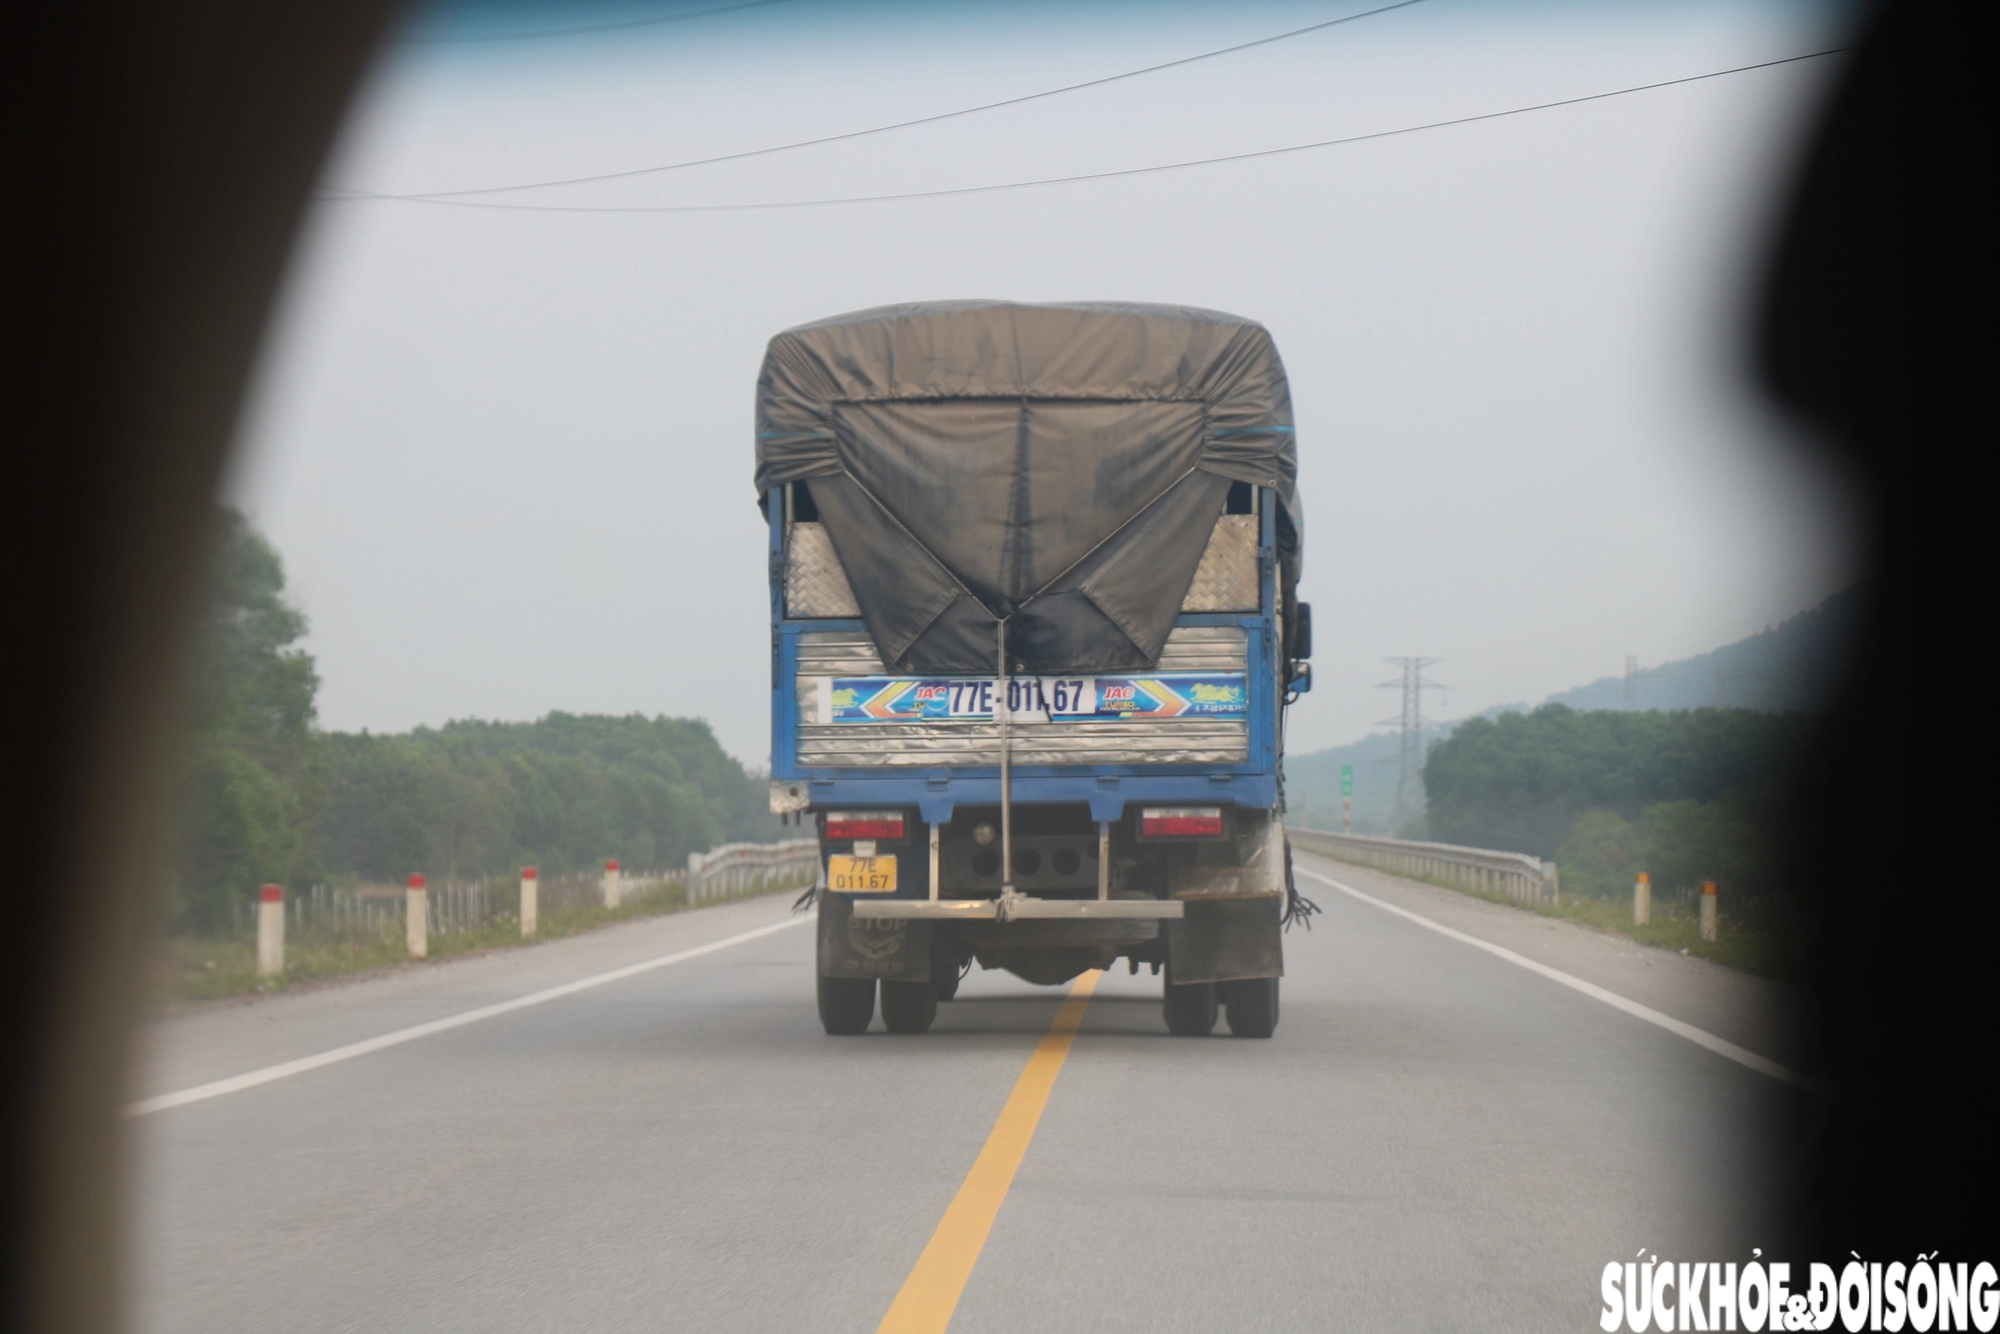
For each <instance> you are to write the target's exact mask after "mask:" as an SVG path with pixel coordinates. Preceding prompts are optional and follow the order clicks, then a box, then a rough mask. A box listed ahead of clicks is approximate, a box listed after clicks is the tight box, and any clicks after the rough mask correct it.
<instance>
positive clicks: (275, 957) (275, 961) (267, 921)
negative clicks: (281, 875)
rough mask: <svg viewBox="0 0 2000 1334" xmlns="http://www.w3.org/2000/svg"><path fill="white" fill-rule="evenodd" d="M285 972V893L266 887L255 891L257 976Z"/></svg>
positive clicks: (280, 887)
mask: <svg viewBox="0 0 2000 1334" xmlns="http://www.w3.org/2000/svg"><path fill="white" fill-rule="evenodd" d="M284 971H285V891H284V889H283V887H282V886H279V885H266V886H264V887H263V888H262V889H260V890H258V891H257V976H259V977H276V976H277V975H278V974H279V973H282V972H284Z"/></svg>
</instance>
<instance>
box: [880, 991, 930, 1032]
mask: <svg viewBox="0 0 2000 1334" xmlns="http://www.w3.org/2000/svg"><path fill="white" fill-rule="evenodd" d="M937 1005H938V1003H937V992H936V990H935V989H933V988H932V986H931V984H930V983H928V982H891V981H890V980H889V979H887V978H884V979H882V1022H883V1024H885V1025H886V1026H887V1027H888V1029H889V1031H890V1032H891V1033H928V1032H930V1029H931V1022H932V1021H933V1020H935V1019H936V1018H937Z"/></svg>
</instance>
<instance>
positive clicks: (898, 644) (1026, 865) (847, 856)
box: [756, 301, 1312, 1038]
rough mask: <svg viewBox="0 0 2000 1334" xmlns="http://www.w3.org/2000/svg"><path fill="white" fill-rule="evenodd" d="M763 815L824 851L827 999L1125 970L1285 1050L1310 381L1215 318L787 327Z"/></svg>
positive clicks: (907, 1009)
mask: <svg viewBox="0 0 2000 1334" xmlns="http://www.w3.org/2000/svg"><path fill="white" fill-rule="evenodd" d="M756 433H757V434H756V486H757V492H758V499H759V504H760V505H761V507H762V509H763V513H764V517H765V520H766V522H767V525H768V531H769V575H770V609H771V809H772V811H773V812H774V813H776V814H778V815H779V816H781V817H782V818H783V819H784V821H785V822H786V823H788V824H795V825H799V826H802V827H803V826H806V825H810V826H811V828H812V829H813V831H814V833H815V835H816V836H817V838H818V840H819V846H820V872H819V880H818V884H817V886H816V891H815V892H814V893H813V896H812V900H811V901H812V902H813V903H815V904H816V907H817V912H818V922H817V926H818V933H817V947H816V956H817V982H816V991H817V1001H818V1008H819V1017H820V1021H821V1024H822V1026H823V1027H824V1029H825V1031H826V1032H827V1033H828V1034H836V1035H837V1034H856V1033H862V1032H865V1031H867V1030H868V1029H869V1027H870V1026H871V1024H872V1022H873V1019H874V1015H875V1007H876V999H877V997H878V995H879V997H880V1002H881V1014H882V1020H883V1024H884V1026H885V1027H886V1028H887V1029H888V1030H889V1031H890V1032H892V1033H918V1032H923V1031H926V1030H927V1029H928V1028H929V1027H930V1026H931V1024H932V1023H933V1021H934V1020H935V1017H936V1015H937V1011H938V1004H939V1002H941V1001H949V1000H950V999H951V998H952V997H953V996H954V994H955V993H956V992H957V990H958V987H959V983H960V981H961V979H962V978H963V977H964V976H965V975H966V973H967V972H968V970H969V969H970V968H971V967H972V965H973V964H975V963H977V964H978V965H979V966H980V967H982V968H1000V969H1006V970H1007V971H1009V972H1011V973H1013V974H1015V975H1016V976H1018V977H1020V978H1022V979H1024V980H1026V981H1028V982H1030V983H1035V984H1039V985H1044V986H1055V985H1060V984H1062V983H1065V982H1068V981H1070V980H1072V979H1074V978H1076V977H1077V976H1079V975H1080V974H1082V973H1084V972H1086V971H1087V970H1091V969H1100V968H1110V967H1112V966H1114V965H1115V964H1116V963H1117V961H1118V960H1120V959H1124V960H1125V961H1126V962H1127V967H1128V968H1129V969H1130V970H1131V971H1132V972H1134V973H1136V972H1137V971H1138V969H1139V968H1140V966H1141V965H1144V966H1146V967H1148V968H1149V969H1150V971H1151V972H1152V973H1153V974H1155V975H1159V976H1161V978H1162V1011H1163V1016H1164V1020H1165V1023H1166V1027H1167V1028H1168V1030H1169V1031H1171V1032H1172V1033H1175V1034H1178V1035H1182V1036H1198V1035H1206V1034H1209V1033H1211V1032H1213V1031H1214V1029H1215V1026H1216V1023H1217V1020H1218V1017H1219V1016H1221V1015H1224V1014H1226V1016H1227V1023H1228V1027H1229V1030H1230V1032H1231V1033H1233V1034H1236V1035H1239V1036H1244V1037H1257V1038H1267V1037H1270V1036H1271V1035H1272V1033H1273V1032H1274V1031H1275V1029H1276V1028H1277V1024H1278V998H1279V979H1280V978H1281V976H1282V975H1283V973H1284V950H1283V932H1284V929H1285V928H1286V927H1287V926H1288V925H1290V924H1291V923H1292V922H1293V921H1295V920H1298V919H1299V918H1301V917H1302V916H1303V915H1304V914H1305V913H1308V912H1310V911H1312V905H1311V904H1310V902H1309V901H1308V900H1305V899H1303V898H1301V897H1300V896H1299V895H1298V893H1297V891H1296V888H1295V886H1294V884H1293V880H1292V871H1291V849H1290V846H1289V844H1288V843H1287V841H1286V838H1285V827H1284V785H1283V760H1284V720H1285V710H1286V707H1287V705H1288V704H1289V703H1291V702H1292V701H1294V700H1295V699H1296V698H1297V697H1298V696H1299V695H1300V694H1302V693H1303V692H1305V691H1307V690H1309V689H1310V688H1311V684H1312V676H1311V664H1310V658H1311V654H1312V609H1311V608H1310V607H1309V606H1307V605H1306V604H1304V603H1301V602H1299V601H1298V599H1297V588H1298V579H1299V567H1300V560H1301V555H1302V548H1303V541H1302V537H1303V520H1302V515H1301V512H1300V508H1299V498H1298V493H1297V471H1298V454H1297V443H1296V439H1295V435H1294V430H1293V424H1292V411H1291V395H1290V390H1289V388H1288V385H1287V383H1286V379H1285V371H1284V366H1283V363H1282V362H1281V361H1280V360H1279V357H1278V352H1277V348H1276V347H1275V345H1274V344H1273V342H1272V339H1271V336H1270V334H1269V333H1268V332H1267V331H1266V330H1265V329H1264V328H1263V326H1261V325H1259V324H1257V323H1256V322H1254V321H1251V320H1247V319H1242V318H1239V317H1237V316H1233V315H1227V314H1223V313H1220V312H1217V311H1212V310H1203V309H1197V308H1192V307H1182V306H1165V305H1141V304H1126V303H1089V304H1022V303H1012V302H1000V301H947V302H924V303H916V304H907V305H897V306H886V307H881V308H877V309H871V310H863V311H858V312H854V313H851V314H845V315H838V316H834V317H832V318H830V319H825V320H820V321H817V322H815V323H811V324H805V325H801V326H799V327H797V328H793V329H788V330H786V331H784V332H783V333H780V334H778V335H777V336H776V337H774V338H773V339H771V341H770V343H769V346H768V348H767V350H766V355H765V358H764V362H763V367H762V370H761V371H760V374H759V377H758V384H757V407H756Z"/></svg>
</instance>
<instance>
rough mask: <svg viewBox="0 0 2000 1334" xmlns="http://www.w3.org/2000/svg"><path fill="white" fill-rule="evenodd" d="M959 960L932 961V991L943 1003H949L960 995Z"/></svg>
mask: <svg viewBox="0 0 2000 1334" xmlns="http://www.w3.org/2000/svg"><path fill="white" fill-rule="evenodd" d="M958 982H959V975H958V960H956V959H935V958H934V959H932V960H931V990H932V991H934V992H936V993H937V998H938V999H939V1000H941V1001H948V1000H950V999H951V998H952V997H953V996H956V995H957V994H958Z"/></svg>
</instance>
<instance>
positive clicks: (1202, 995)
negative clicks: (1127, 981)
mask: <svg viewBox="0 0 2000 1334" xmlns="http://www.w3.org/2000/svg"><path fill="white" fill-rule="evenodd" d="M1160 1013H1161V1014H1162V1015H1164V1016H1165V1017H1166V1021H1167V1031H1168V1032H1169V1033H1172V1034H1173V1035H1174V1036H1175V1037H1177V1038H1205V1037H1207V1036H1208V1035H1209V1034H1210V1033H1212V1032H1214V1031H1215V1017H1216V995H1215V983H1213V982H1195V983H1192V984H1191V985H1188V986H1178V985H1176V984H1175V982H1174V966H1173V964H1172V963H1171V962H1169V963H1168V964H1167V985H1166V987H1165V1003H1164V1004H1162V1005H1161V1006H1160Z"/></svg>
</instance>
